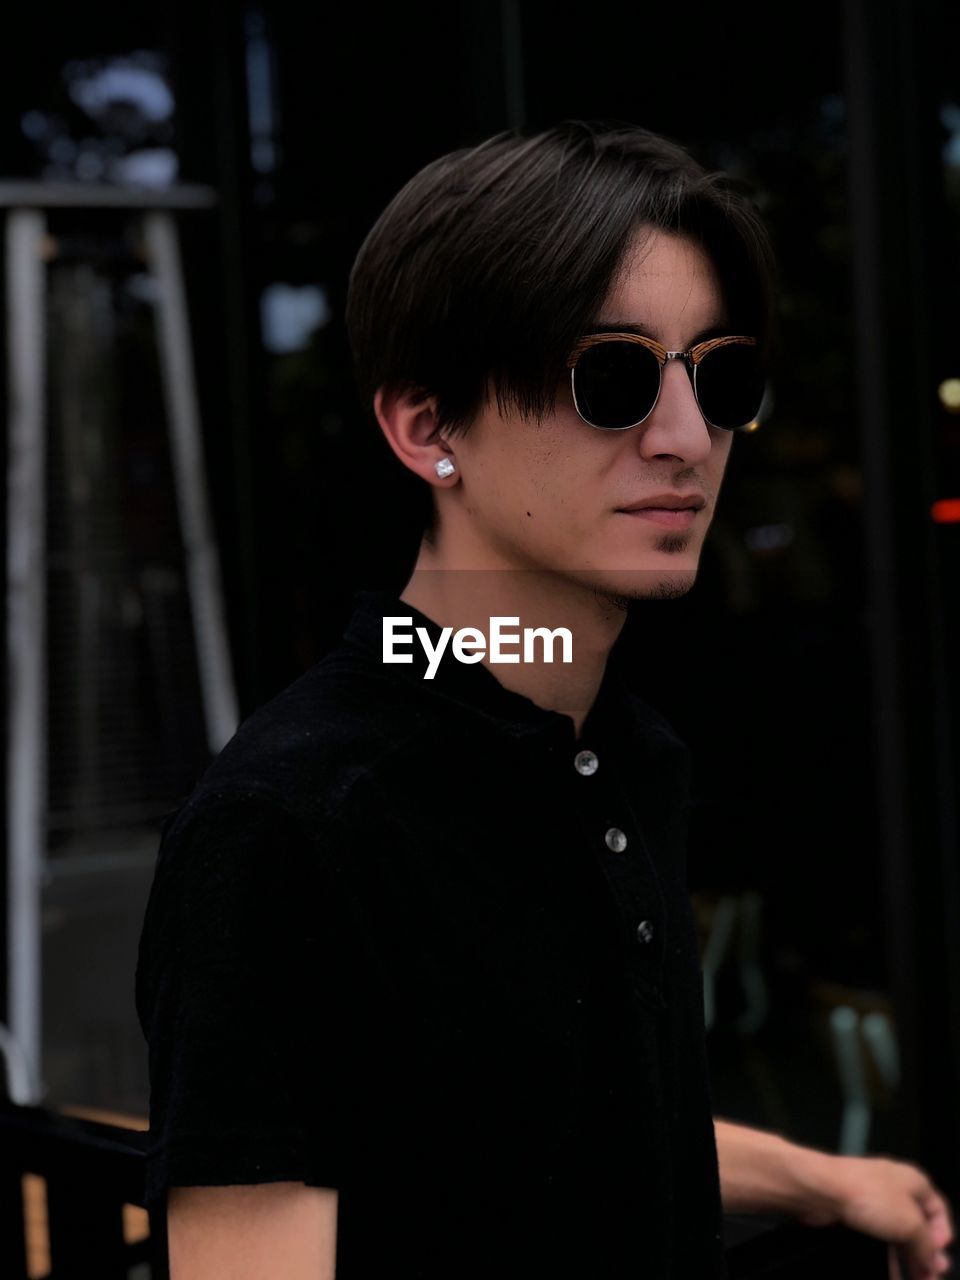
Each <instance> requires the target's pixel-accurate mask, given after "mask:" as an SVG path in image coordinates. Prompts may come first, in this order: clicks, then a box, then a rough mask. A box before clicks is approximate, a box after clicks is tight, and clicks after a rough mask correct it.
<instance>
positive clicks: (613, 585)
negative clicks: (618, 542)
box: [589, 563, 697, 607]
mask: <svg viewBox="0 0 960 1280" xmlns="http://www.w3.org/2000/svg"><path fill="white" fill-rule="evenodd" d="M589 576H590V578H591V582H590V585H591V587H592V588H593V590H594V591H595V592H596V593H597V594H598V595H602V596H606V597H607V598H608V599H610V600H613V601H616V602H618V603H619V604H620V605H621V607H625V606H626V604H627V603H628V602H629V601H631V600H674V599H676V598H677V597H678V596H685V595H686V594H687V592H688V591H689V590H690V589H691V587H692V586H693V584H694V583H695V582H696V579H697V566H696V564H695V563H694V564H692V565H689V564H672V565H670V566H669V567H665V566H663V565H658V566H653V565H651V566H650V567H649V568H623V569H608V570H605V571H598V572H596V573H594V574H591V575H589Z"/></svg>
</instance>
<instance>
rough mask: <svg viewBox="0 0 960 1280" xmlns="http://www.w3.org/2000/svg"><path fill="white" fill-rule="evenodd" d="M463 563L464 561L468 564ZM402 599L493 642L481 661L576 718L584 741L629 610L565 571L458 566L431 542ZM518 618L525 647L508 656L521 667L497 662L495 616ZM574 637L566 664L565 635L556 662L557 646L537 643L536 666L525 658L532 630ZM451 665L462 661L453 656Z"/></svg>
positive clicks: (508, 649)
mask: <svg viewBox="0 0 960 1280" xmlns="http://www.w3.org/2000/svg"><path fill="white" fill-rule="evenodd" d="M460 563H461V564H462V563H463V562H462V561H460ZM400 599H401V600H403V601H404V602H405V603H406V604H409V605H412V606H413V608H415V609H419V610H420V612H421V613H424V614H426V616H427V617H428V618H431V619H432V620H433V621H434V622H436V623H437V624H438V625H440V626H441V627H452V628H453V631H454V633H455V632H456V631H458V630H459V629H460V628H461V627H473V628H476V629H477V630H478V631H480V632H481V633H482V635H483V636H484V637H485V638H486V639H487V645H486V646H485V648H484V652H483V656H482V658H481V661H482V662H483V663H484V665H486V666H487V667H488V668H489V670H490V672H491V673H492V674H493V675H494V676H495V677H496V679H497V680H499V681H500V683H501V684H502V685H504V686H505V687H506V688H508V689H510V690H512V691H513V692H515V693H520V694H523V695H524V696H525V697H527V698H529V699H530V700H531V701H532V702H535V703H536V704H537V705H538V706H540V707H543V708H544V709H546V710H548V711H557V712H560V713H561V714H563V715H567V716H569V717H570V718H571V719H572V720H573V723H574V726H575V730H576V736H577V737H578V738H579V736H580V732H581V729H582V728H583V722H584V720H585V719H586V717H587V714H588V713H589V711H590V708H591V707H592V706H593V704H594V701H595V699H596V696H597V692H598V690H599V688H600V684H601V681H602V680H603V674H604V671H605V670H606V664H607V658H608V656H609V653H610V650H611V648H612V647H613V644H614V642H615V641H616V639H617V637H618V636H619V634H620V632H621V630H622V628H623V624H624V622H625V621H626V613H625V612H624V610H623V607H622V605H620V604H617V603H615V602H614V601H612V600H611V599H610V598H609V597H608V596H605V595H603V594H601V593H600V592H598V591H596V590H594V589H593V588H591V587H590V586H588V585H585V584H584V583H582V582H578V581H576V580H574V579H572V578H570V577H566V576H564V575H563V574H561V573H557V572H551V571H548V570H544V569H522V568H515V567H511V566H508V565H504V566H502V567H491V566H490V565H482V564H479V563H478V564H477V565H476V567H471V568H456V569H454V568H451V567H449V565H448V564H447V563H446V562H445V557H444V556H443V555H442V554H440V553H438V551H437V550H436V549H434V548H431V547H430V546H428V544H426V543H423V544H421V547H420V553H419V555H418V557H417V562H416V565H415V566H414V569H413V572H412V574H411V576H410V579H409V581H408V582H407V585H406V586H405V587H404V589H403V591H402V592H401V594H400ZM494 617H500V618H516V619H517V622H516V623H514V622H510V623H503V624H501V628H502V630H503V631H504V633H505V634H506V633H510V634H514V635H517V634H518V635H519V636H520V643H519V644H516V643H514V644H511V645H507V644H505V645H504V650H503V651H504V653H505V654H516V655H518V656H519V658H520V661H519V662H491V660H490V652H489V644H490V634H491V631H492V629H493V627H492V624H491V621H490V620H491V618H494ZM535 627H544V628H546V630H547V631H556V630H557V629H558V628H560V627H565V628H566V629H567V630H568V631H569V632H570V635H571V640H572V644H571V654H570V656H571V661H570V662H569V663H568V662H564V661H562V658H563V656H564V653H563V647H562V643H561V639H560V637H557V639H556V640H555V641H554V644H553V659H554V660H553V661H552V662H547V661H545V660H544V656H545V653H548V652H549V641H548V642H547V645H546V646H545V645H544V643H543V641H542V640H540V639H536V640H535V641H534V644H533V654H532V660H531V661H525V660H524V646H523V635H524V631H525V629H527V628H530V629H532V628H535ZM446 660H447V661H456V660H457V659H456V658H454V657H453V656H452V655H448V657H447V659H446Z"/></svg>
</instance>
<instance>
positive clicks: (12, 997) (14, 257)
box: [6, 209, 47, 1105]
mask: <svg viewBox="0 0 960 1280" xmlns="http://www.w3.org/2000/svg"><path fill="white" fill-rule="evenodd" d="M45 233H46V220H45V217H44V215H43V214H42V213H41V212H39V211H38V210H36V209H17V210H12V211H11V212H10V213H9V214H8V215H7V236H6V240H7V245H6V249H7V332H8V335H9V338H8V358H9V419H8V441H9V444H8V448H9V455H8V471H7V691H8V728H7V735H8V736H7V806H8V807H7V850H8V897H7V901H8V904H9V920H8V933H7V936H8V938H9V953H8V974H9V997H8V1008H9V1019H10V1035H11V1037H12V1042H13V1043H12V1046H10V1045H7V1046H6V1047H7V1048H8V1049H9V1048H11V1047H12V1048H13V1052H11V1053H8V1058H7V1064H8V1075H9V1084H10V1095H11V1098H12V1099H13V1101H15V1102H18V1103H29V1104H33V1105H35V1104H37V1103H38V1102H40V1100H41V1098H42V1096H43V1092H44V1090H43V1088H42V1086H41V1082H40V1063H41V1052H42V1042H41V1034H42V1030H41V936H40V895H41V887H42V875H43V864H44V858H45V852H46V822H45V814H46V784H47V762H46V723H47V717H46V692H47V690H46V586H47V574H46V561H45V554H46V503H45V494H44V466H45V457H46V439H45V434H46V424H45V420H44V403H45V395H44V392H45V380H46V359H45V354H46V353H45V346H46V327H45V288H46V279H45V270H44V263H43V260H42V257H41V246H42V242H43V238H44V235H45Z"/></svg>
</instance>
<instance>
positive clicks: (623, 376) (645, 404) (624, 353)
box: [573, 342, 660, 428]
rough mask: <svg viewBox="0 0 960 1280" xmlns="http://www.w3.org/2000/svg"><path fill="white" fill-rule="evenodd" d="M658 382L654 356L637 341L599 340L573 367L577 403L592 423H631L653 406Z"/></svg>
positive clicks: (637, 420) (604, 425)
mask: <svg viewBox="0 0 960 1280" xmlns="http://www.w3.org/2000/svg"><path fill="white" fill-rule="evenodd" d="M659 386H660V365H659V363H658V361H657V357H656V356H655V355H654V354H653V352H652V351H648V350H647V348H646V347H641V346H640V344H639V343H636V342H598V343H597V344H596V345H595V346H592V347H588V348H587V349H586V351H584V352H583V353H582V354H581V356H580V358H579V360H578V361H577V363H576V366H575V368H574V371H573V389H574V393H575V395H576V398H577V407H578V408H579V410H580V413H581V414H582V415H583V417H584V418H586V420H587V421H588V422H590V423H592V424H593V425H594V426H595V427H609V428H622V427H630V426H633V424H634V423H635V422H640V421H641V420H642V419H643V418H645V417H646V416H647V414H648V413H649V412H650V410H651V409H652V408H653V405H654V402H655V400H656V398H657V391H658V389H659Z"/></svg>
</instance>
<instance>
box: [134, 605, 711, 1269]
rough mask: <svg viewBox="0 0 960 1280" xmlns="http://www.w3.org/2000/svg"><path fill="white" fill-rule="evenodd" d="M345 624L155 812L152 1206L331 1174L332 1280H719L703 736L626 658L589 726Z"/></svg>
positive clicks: (148, 939)
mask: <svg viewBox="0 0 960 1280" xmlns="http://www.w3.org/2000/svg"><path fill="white" fill-rule="evenodd" d="M353 606H354V613H353V616H352V618H351V620H350V622H349V625H348V627H347V629H346V631H345V633H344V637H343V640H342V641H341V643H340V644H339V645H338V647H337V648H336V649H334V650H333V651H332V652H331V653H330V654H328V655H327V656H326V657H325V658H324V659H323V660H322V661H320V662H318V663H317V664H316V665H315V666H313V667H312V668H311V669H310V670H308V671H307V672H306V673H305V674H304V675H303V676H301V677H300V678H299V679H298V680H296V681H295V682H294V683H293V684H292V685H290V686H289V687H288V688H287V689H286V690H284V691H283V692H282V693H280V694H279V695H278V696H277V697H275V698H273V699H272V700H271V701H270V702H268V703H267V704H265V705H264V706H262V707H261V708H260V709H259V710H257V711H256V712H255V713H254V714H253V715H251V716H250V717H249V718H248V719H247V720H246V721H244V723H243V724H242V725H241V726H240V728H239V730H238V732H237V733H236V735H235V736H234V738H233V739H232V740H231V741H230V743H229V744H228V745H227V746H226V747H225V748H224V750H223V751H222V752H221V753H220V755H219V756H218V757H217V758H216V760H214V762H213V763H212V765H211V766H210V768H209V769H208V771H207V772H206V774H205V775H204V776H203V778H202V779H201V780H200V782H199V783H198V785H197V787H196V789H195V791H194V792H193V793H192V795H191V796H190V798H189V799H188V800H187V801H186V803H185V804H184V805H183V806H182V807H181V808H180V809H179V810H178V811H177V812H176V813H175V814H173V815H171V816H170V818H168V820H167V822H166V824H165V827H164V833H163V837H162V840H161V844H160V850H159V855H158V860H157V866H156V871H155V876H154V881H153V885H152V888H151V892H150V897H149V901H148V904H147V909H146V914H145V918H144V923H143V931H142V935H141V940H140V953H139V960H138V965H137V973H136V1004H137V1012H138V1015H139V1018H140V1022H141V1026H142V1028H143V1031H144V1034H145V1036H146V1038H147V1041H148V1044H149V1064H150V1081H151V1098H150V1142H149V1149H148V1157H147V1185H146V1193H147V1202H148V1203H149V1204H151V1205H155V1204H156V1203H157V1202H158V1201H160V1200H161V1199H162V1197H163V1195H164V1193H165V1190H166V1188H167V1187H168V1186H170V1185H177V1184H181V1185H212V1184H232V1183H255V1182H272V1181H277V1180H294V1181H302V1182H305V1183H307V1184H309V1185H313V1186H326V1187H336V1188H337V1189H338V1191H339V1202H338V1203H339V1209H338V1229H337V1271H336V1275H337V1280H386V1277H388V1276H389V1277H391V1278H393V1280H396V1278H399V1277H404V1278H406V1277H411V1278H412V1277H418V1278H420V1280H428V1278H429V1280H435V1278H436V1280H439V1278H440V1277H443V1280H466V1278H468V1277H481V1276H482V1277H484V1278H485V1280H488V1278H492V1277H503V1276H514V1275H515V1276H517V1277H520V1276H523V1277H525V1278H532V1277H538V1276H543V1277H548V1276H549V1277H551V1278H553V1280H556V1278H557V1277H567V1276H569V1277H573V1276H577V1277H583V1278H586V1277H589V1278H590V1280H608V1278H609V1280H614V1278H616V1280H659V1278H660V1277H691V1278H692V1277H696V1278H697V1280H706V1278H708V1277H715V1276H725V1275H726V1270H725V1267H724V1262H723V1253H722V1215H721V1204H720V1194H719V1177H718V1168H717V1156H716V1146H715V1139H714V1129H713V1119H712V1107H711V1095H710V1089H709V1083H708V1076H707V1062H706V1052H705V1034H704V1025H703V987H702V973H701V968H700V960H699V954H698V948H697V937H696V930H695V925H694V920H693V915H692V909H691V904H690V900H689V896H688V891H687V884H686V860H685V840H686V832H687V823H688V817H689V805H690V779H691V760H690V752H689V750H688V749H687V747H686V746H685V745H684V744H683V743H682V741H681V740H680V739H679V738H678V737H677V735H676V734H675V732H674V731H673V730H672V729H671V727H670V725H669V724H668V723H667V721H666V720H665V719H664V718H663V717H662V716H661V715H660V714H659V713H658V712H656V711H655V710H654V709H653V708H652V707H651V706H649V705H647V704H646V703H645V702H644V701H643V700H642V699H641V698H640V697H638V696H637V694H636V692H634V690H633V688H632V687H631V684H633V683H635V681H633V679H632V677H629V674H628V672H627V671H626V664H625V663H624V662H623V661H622V659H621V658H620V656H619V655H618V650H617V648H616V647H615V649H614V652H613V654H612V655H611V657H610V660H609V661H608V664H607V668H606V672H605V675H604V680H603V684H602V686H601V689H600V693H599V695H598V697H597V700H596V702H595V703H594V706H593V708H592V709H591V711H590V713H589V716H588V718H587V720H586V723H585V724H584V726H583V731H582V734H581V736H580V738H579V739H577V738H576V736H575V731H574V723H573V720H572V719H571V718H570V717H568V716H565V715H562V714H559V713H557V712H553V711H548V710H545V709H544V708H542V707H540V706H538V705H537V704H535V703H534V702H533V701H531V700H530V699H529V698H527V697H525V696H523V695H521V694H518V693H515V692H512V691H511V690H508V689H507V688H506V687H505V686H504V685H502V684H501V683H500V681H499V680H498V679H497V678H496V677H495V675H494V674H493V672H492V671H491V669H490V668H488V667H487V666H486V665H485V664H483V663H480V662H478V663H476V664H473V665H468V664H465V663H461V662H459V661H457V660H456V658H455V657H454V656H453V654H452V653H450V652H449V651H448V652H447V653H446V654H445V656H444V658H443V659H442V661H441V663H440V667H439V670H438V671H437V674H436V676H435V677H434V678H433V679H432V680H428V679H424V671H425V669H426V666H427V661H426V658H425V656H424V654H423V650H422V648H421V646H420V645H419V643H417V642H414V644H413V645H412V647H409V648H408V649H407V650H406V651H407V652H409V653H410V654H411V656H412V658H413V662H412V663H411V664H409V665H393V664H384V662H383V661H382V620H383V617H384V616H385V615H392V616H401V617H409V618H411V619H412V622H411V624H410V627H408V628H406V629H407V630H411V631H412V629H413V627H415V626H422V627H425V628H426V629H427V631H428V633H429V634H430V636H431V639H432V640H433V641H434V642H435V641H436V640H437V638H438V636H439V633H440V628H439V627H438V626H437V624H436V623H435V622H433V620H432V619H430V618H428V617H425V616H424V615H423V614H422V613H420V612H419V611H418V610H416V609H413V608H412V607H411V606H409V605H407V604H405V603H404V602H403V601H401V600H400V599H399V597H398V596H395V595H392V594H391V593H389V592H385V591H364V592H358V593H357V595H356V596H355V597H354V601H353Z"/></svg>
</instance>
